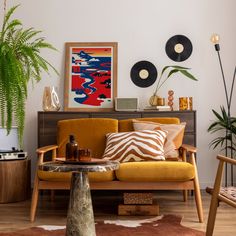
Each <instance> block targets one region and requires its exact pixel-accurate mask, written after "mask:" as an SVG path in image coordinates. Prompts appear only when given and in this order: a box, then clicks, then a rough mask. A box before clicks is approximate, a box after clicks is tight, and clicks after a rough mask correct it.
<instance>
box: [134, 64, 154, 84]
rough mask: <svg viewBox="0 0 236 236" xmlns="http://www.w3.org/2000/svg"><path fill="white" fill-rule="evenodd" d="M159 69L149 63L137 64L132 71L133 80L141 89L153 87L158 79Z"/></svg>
mask: <svg viewBox="0 0 236 236" xmlns="http://www.w3.org/2000/svg"><path fill="white" fill-rule="evenodd" d="M157 74H158V73H157V69H156V67H155V66H154V65H153V64H152V63H151V62H149V61H139V62H137V63H135V64H134V65H133V67H132V69H131V71H130V77H131V80H132V81H133V83H134V84H135V85H137V86H138V87H141V88H146V87H149V86H151V85H152V84H153V83H154V82H155V81H156V79H157Z"/></svg>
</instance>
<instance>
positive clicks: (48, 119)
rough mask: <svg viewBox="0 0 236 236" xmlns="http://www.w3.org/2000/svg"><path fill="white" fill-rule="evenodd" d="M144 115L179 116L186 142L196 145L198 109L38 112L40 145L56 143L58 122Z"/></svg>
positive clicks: (121, 118)
mask: <svg viewBox="0 0 236 236" xmlns="http://www.w3.org/2000/svg"><path fill="white" fill-rule="evenodd" d="M142 117H178V118H179V119H180V121H181V122H186V123H187V125H186V129H185V136H184V143H186V144H190V145H193V146H196V111H137V112H120V111H119V112H116V111H112V112H67V111H59V112H42V111H40V112H38V147H43V146H46V145H51V144H56V143H57V142H56V141H57V140H56V137H57V122H58V121H59V120H65V119H79V118H114V119H118V120H124V119H135V118H142Z"/></svg>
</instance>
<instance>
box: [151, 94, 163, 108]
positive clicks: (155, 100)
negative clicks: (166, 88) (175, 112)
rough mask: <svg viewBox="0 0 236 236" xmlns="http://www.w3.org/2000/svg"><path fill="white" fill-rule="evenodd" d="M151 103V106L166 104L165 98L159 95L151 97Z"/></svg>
mask: <svg viewBox="0 0 236 236" xmlns="http://www.w3.org/2000/svg"><path fill="white" fill-rule="evenodd" d="M149 104H150V105H151V106H164V105H165V98H162V97H159V96H157V95H152V96H151V97H150V99H149Z"/></svg>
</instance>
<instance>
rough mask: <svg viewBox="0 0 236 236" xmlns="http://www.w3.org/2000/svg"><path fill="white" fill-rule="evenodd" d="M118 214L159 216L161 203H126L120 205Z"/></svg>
mask: <svg viewBox="0 0 236 236" xmlns="http://www.w3.org/2000/svg"><path fill="white" fill-rule="evenodd" d="M118 215H120V216H137V215H140V216H157V215H159V205H158V204H152V205H124V204H120V205H119V206H118Z"/></svg>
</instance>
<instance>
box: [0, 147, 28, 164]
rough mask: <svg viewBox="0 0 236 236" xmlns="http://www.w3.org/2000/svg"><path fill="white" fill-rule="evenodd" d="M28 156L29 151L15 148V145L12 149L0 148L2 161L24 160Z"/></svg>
mask: <svg viewBox="0 0 236 236" xmlns="http://www.w3.org/2000/svg"><path fill="white" fill-rule="evenodd" d="M26 158H27V152H24V151H23V150H18V149H15V148H14V147H13V148H12V150H0V161H9V160H24V159H26Z"/></svg>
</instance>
